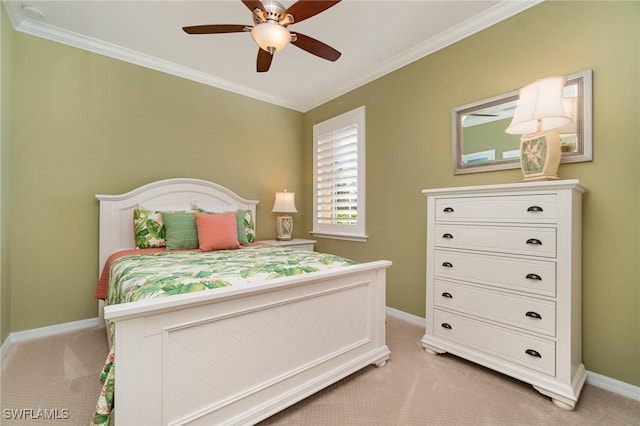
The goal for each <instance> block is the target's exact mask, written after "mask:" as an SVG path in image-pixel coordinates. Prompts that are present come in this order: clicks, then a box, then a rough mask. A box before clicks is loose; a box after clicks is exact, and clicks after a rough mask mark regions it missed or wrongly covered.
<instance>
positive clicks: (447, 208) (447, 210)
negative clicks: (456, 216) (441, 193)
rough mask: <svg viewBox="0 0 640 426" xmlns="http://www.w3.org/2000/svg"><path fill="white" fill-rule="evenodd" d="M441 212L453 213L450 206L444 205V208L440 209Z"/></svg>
mask: <svg viewBox="0 0 640 426" xmlns="http://www.w3.org/2000/svg"><path fill="white" fill-rule="evenodd" d="M442 211H443V212H445V213H453V208H452V207H445V208H444V209H442Z"/></svg>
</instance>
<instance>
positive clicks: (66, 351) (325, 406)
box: [0, 317, 640, 426]
mask: <svg viewBox="0 0 640 426" xmlns="http://www.w3.org/2000/svg"><path fill="white" fill-rule="evenodd" d="M422 334H423V329H422V327H419V326H416V325H413V324H410V323H407V322H405V321H402V320H399V319H397V318H393V317H389V318H388V321H387V343H388V345H389V348H390V349H391V360H390V361H389V362H388V363H387V365H386V366H385V367H382V368H377V367H374V366H371V367H368V368H366V369H364V370H362V371H360V372H358V373H355V374H353V375H351V376H349V377H348V378H346V379H344V380H342V381H340V382H338V383H336V384H334V385H332V386H330V387H329V388H327V389H325V390H323V391H321V392H319V393H317V394H315V395H313V396H311V397H309V398H307V399H305V400H304V401H301V402H300V403H298V404H295V405H293V406H292V407H290V408H288V409H286V410H284V411H282V412H280V413H278V414H276V415H274V416H273V417H271V418H269V419H267V420H265V421H263V422H262V423H261V425H296V426H297V425H301V426H302V425H318V426H321V425H353V426H357V425H635V426H637V425H639V424H640V402H637V401H633V400H631V399H627V398H624V397H622V396H619V395H616V394H613V393H611V392H608V391H605V390H603V389H600V388H597V387H594V386H591V385H588V384H587V385H585V388H584V389H583V391H582V396H581V398H580V401H579V402H578V405H577V407H576V410H575V411H565V410H562V409H560V408H558V407H556V406H555V405H553V404H552V403H551V401H550V399H549V398H547V397H545V396H543V395H540V394H539V393H538V392H536V391H535V390H534V389H533V388H532V387H531V386H530V385H527V384H525V383H522V382H519V381H517V380H514V379H511V378H509V377H507V376H504V375H501V374H499V373H495V372H493V371H491V370H489V369H486V368H483V367H480V366H477V365H475V364H473V363H470V362H467V361H464V360H462V359H460V358H456V357H454V356H451V355H437V356H436V355H429V354H427V353H425V352H424V351H423V350H422V347H421V345H420V338H421V337H422ZM106 352H107V345H106V339H105V334H104V330H85V331H80V332H74V333H69V334H66V335H62V336H56V337H52V338H43V339H38V340H32V341H27V342H21V343H17V344H15V345H14V346H13V348H12V351H11V353H10V354H8V356H7V359H5V360H3V366H4V367H3V369H2V373H1V376H0V377H1V387H0V390H1V392H2V393H1V394H0V400H1V403H0V407H1V408H2V412H1V413H0V415H1V417H0V423H1V424H3V425H4V424H7V425H45V424H57V425H61V424H65V425H67V424H73V425H87V424H88V423H89V421H90V419H91V415H92V414H93V409H94V406H95V402H96V400H97V397H98V393H99V391H100V383H99V382H98V373H99V371H100V369H101V367H102V363H103V361H104V357H105V356H106ZM16 408H32V409H37V408H47V409H59V410H62V409H68V410H69V418H68V419H59V420H49V421H46V420H31V421H18V420H8V419H7V418H6V416H5V414H6V411H5V410H6V409H16Z"/></svg>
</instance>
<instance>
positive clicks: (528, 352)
mask: <svg viewBox="0 0 640 426" xmlns="http://www.w3.org/2000/svg"><path fill="white" fill-rule="evenodd" d="M524 353H526V354H527V355H531V356H535V357H537V358H542V355H540V352H538V351H536V350H534V349H527V350H526V351H524Z"/></svg>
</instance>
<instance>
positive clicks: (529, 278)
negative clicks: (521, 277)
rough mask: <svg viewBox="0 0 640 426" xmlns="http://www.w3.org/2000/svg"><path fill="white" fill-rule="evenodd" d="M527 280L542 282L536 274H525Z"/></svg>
mask: <svg viewBox="0 0 640 426" xmlns="http://www.w3.org/2000/svg"><path fill="white" fill-rule="evenodd" d="M526 278H527V279H528V280H536V281H542V277H541V276H540V275H538V274H527V277H526Z"/></svg>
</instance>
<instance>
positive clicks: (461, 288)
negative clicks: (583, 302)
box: [433, 280, 556, 337]
mask: <svg viewBox="0 0 640 426" xmlns="http://www.w3.org/2000/svg"><path fill="white" fill-rule="evenodd" d="M433 303H434V304H435V305H436V306H438V307H441V308H447V309H453V310H456V311H460V312H462V313H464V314H466V315H469V316H471V317H482V318H485V319H489V320H493V321H498V322H501V323H504V324H508V325H511V326H513V327H520V328H523V329H527V330H529V331H533V332H537V333H542V334H546V335H548V336H551V337H554V336H555V334H556V304H555V302H551V301H548V300H540V299H535V298H532V297H522V296H516V295H512V294H506V293H498V292H495V291H489V290H485V289H483V288H481V287H473V286H469V285H464V284H456V283H452V282H449V281H441V280H436V282H435V291H434V295H433Z"/></svg>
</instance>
